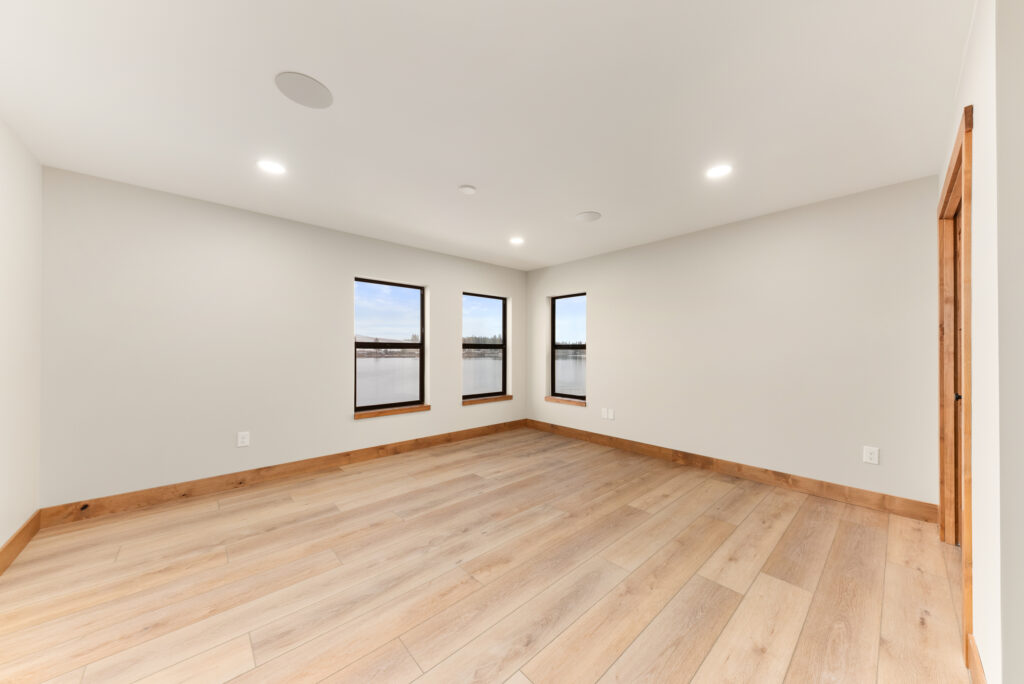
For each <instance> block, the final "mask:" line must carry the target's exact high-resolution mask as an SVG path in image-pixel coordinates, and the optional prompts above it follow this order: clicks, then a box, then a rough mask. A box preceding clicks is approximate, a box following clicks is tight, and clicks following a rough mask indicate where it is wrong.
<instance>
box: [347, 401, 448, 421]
mask: <svg viewBox="0 0 1024 684" xmlns="http://www.w3.org/2000/svg"><path fill="white" fill-rule="evenodd" d="M429 410H430V404H417V405H416V406H399V407H397V408H388V409H375V410H370V411H356V412H355V415H354V416H353V417H354V418H355V420H363V419H364V418H380V417H381V416H397V415H398V414H400V413H418V412H419V411H429Z"/></svg>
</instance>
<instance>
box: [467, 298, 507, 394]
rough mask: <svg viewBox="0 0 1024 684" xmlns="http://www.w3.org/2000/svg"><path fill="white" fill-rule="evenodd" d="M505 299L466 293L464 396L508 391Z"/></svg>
mask: <svg viewBox="0 0 1024 684" xmlns="http://www.w3.org/2000/svg"><path fill="white" fill-rule="evenodd" d="M506 332H507V318H506V316H505V298H504V297H492V296H490V295H477V294H469V293H463V295H462V398H463V399H478V398H481V397H496V396H501V395H504V394H506V391H505V389H506V388H505V379H506V375H507V374H506V360H507V355H506V353H505V351H506V350H505V334H506Z"/></svg>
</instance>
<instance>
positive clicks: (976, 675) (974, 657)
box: [967, 634, 988, 684]
mask: <svg viewBox="0 0 1024 684" xmlns="http://www.w3.org/2000/svg"><path fill="white" fill-rule="evenodd" d="M967 669H968V670H970V671H971V682H972V684H987V682H988V678H987V677H986V676H985V668H984V667H983V666H982V664H981V654H980V653H978V642H977V641H975V640H974V634H968V635H967Z"/></svg>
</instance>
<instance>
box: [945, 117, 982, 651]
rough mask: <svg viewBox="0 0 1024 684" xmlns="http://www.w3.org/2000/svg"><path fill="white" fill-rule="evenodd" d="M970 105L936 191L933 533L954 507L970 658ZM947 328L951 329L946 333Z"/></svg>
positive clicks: (949, 534) (951, 533) (952, 524)
mask: <svg viewBox="0 0 1024 684" xmlns="http://www.w3.org/2000/svg"><path fill="white" fill-rule="evenodd" d="M973 130H974V108H973V107H971V106H968V107H965V108H964V112H963V116H962V118H961V119H960V128H959V130H958V131H957V136H956V142H955V143H954V146H953V154H952V156H951V157H950V160H949V165H948V167H947V169H946V177H945V180H944V181H943V183H942V192H941V194H940V196H939V206H938V210H937V215H938V240H939V535H940V537H941V539H942V540H943V541H945V542H947V543H956V539H957V524H956V516H957V512H958V508H959V513H960V516H961V519H960V526H959V527H960V549H961V563H962V574H963V595H962V601H963V625H962V626H963V631H962V634H961V636H962V646H963V653H962V655H963V657H964V661H965V662H966V663H969V662H970V652H971V643H972V642H973V639H974V634H973V632H974V607H973V587H974V552H973V539H972V525H973V522H972V481H971V413H972V412H971V408H972V403H971V203H972V189H971V188H972V182H973V179H972V137H973ZM958 209H959V213H960V223H961V228H960V235H961V237H960V252H959V264H955V263H954V258H955V248H954V243H955V231H956V225H955V217H956V215H957V210H958ZM957 266H958V267H959V270H960V281H959V283H960V288H961V290H960V311H961V319H962V342H961V345H960V347H961V348H960V353H961V355H962V357H963V361H962V363H961V364H960V366H961V369H960V370H961V373H962V376H961V380H960V385H961V395H960V396H961V398H960V400H959V401H960V402H961V412H962V416H963V427H962V429H961V435H960V439H961V463H960V476H959V480H960V488H961V492H960V499H961V500H960V502H959V504H960V505H959V507H958V506H957V497H956V485H957V467H956V465H957V464H956V444H955V432H954V430H955V427H954V421H955V416H956V407H955V402H956V398H955V397H954V391H955V390H954V388H955V385H954V377H955V373H956V370H957V369H956V368H955V365H956V364H955V340H954V336H955V335H956V321H955V317H954V306H955V305H954V289H955V287H956V284H957V283H956V280H955V268H957ZM951 333H952V334H951Z"/></svg>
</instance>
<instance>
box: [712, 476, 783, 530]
mask: <svg viewBox="0 0 1024 684" xmlns="http://www.w3.org/2000/svg"><path fill="white" fill-rule="evenodd" d="M771 490H772V488H771V487H770V486H769V485H766V484H762V483H760V482H753V481H751V480H740V481H738V482H737V483H736V486H735V487H734V488H733V489H732V491H730V492H729V493H728V494H726V495H725V496H723V497H722V498H721V499H719V500H718V501H716V502H715V504H714V505H713V506H712V507H711V508H709V509H708V513H707V514H708V515H709V516H711V517H712V518H718V519H719V520H724V521H725V522H727V523H731V524H733V525H739V524H740V523H741V522H743V519H744V518H746V517H747V516H748V515H750V511H752V510H754V507H755V506H757V504H759V503H761V502H762V501H763V500H764V498H765V497H766V496H768V492H770V491H771Z"/></svg>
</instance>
